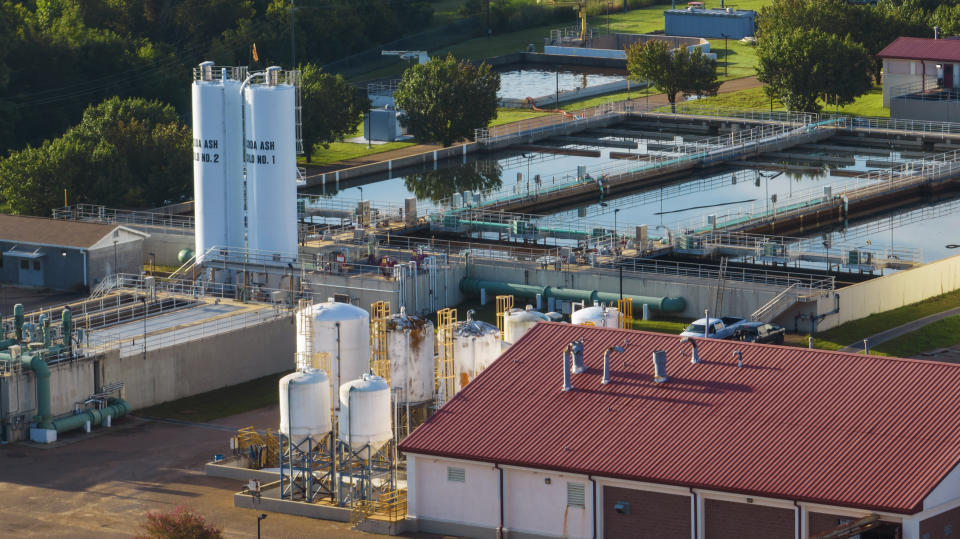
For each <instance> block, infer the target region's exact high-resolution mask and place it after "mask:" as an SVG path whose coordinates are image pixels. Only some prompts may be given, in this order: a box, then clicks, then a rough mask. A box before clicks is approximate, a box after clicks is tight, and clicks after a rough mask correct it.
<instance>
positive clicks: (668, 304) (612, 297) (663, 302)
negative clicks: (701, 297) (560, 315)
mask: <svg viewBox="0 0 960 539" xmlns="http://www.w3.org/2000/svg"><path fill="white" fill-rule="evenodd" d="M481 288H482V289H485V290H486V291H487V293H488V294H512V295H514V296H520V297H524V298H534V297H536V296H537V294H540V296H541V297H543V298H551V297H552V298H556V299H560V300H570V301H586V302H594V301H597V302H601V303H607V304H616V302H617V300H618V299H620V294H615V293H612V292H600V291H598V290H580V289H577V288H562V287H558V286H536V285H530V284H516V283H506V282H503V281H484V280H480V279H471V278H469V277H465V278H464V279H463V280H462V281H460V290H461V291H462V292H463V293H464V294H467V295H468V296H474V297H475V296H479V295H480V289H481ZM623 297H624V299H626V298H630V299H631V300H632V301H633V305H634V307H637V306H639V305H641V304H644V305H649V306H650V308H651V309H653V310H655V311H659V312H662V313H678V312H681V311H683V310H684V309H685V308H686V306H687V302H686V301H685V300H684V299H683V298H662V297H654V296H636V295H633V294H624V295H623Z"/></svg>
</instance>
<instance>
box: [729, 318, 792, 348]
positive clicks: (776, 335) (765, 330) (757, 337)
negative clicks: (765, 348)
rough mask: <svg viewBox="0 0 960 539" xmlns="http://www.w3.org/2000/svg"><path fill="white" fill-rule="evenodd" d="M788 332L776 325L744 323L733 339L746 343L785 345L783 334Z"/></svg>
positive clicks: (738, 328)
mask: <svg viewBox="0 0 960 539" xmlns="http://www.w3.org/2000/svg"><path fill="white" fill-rule="evenodd" d="M786 331H787V330H785V329H783V328H782V327H780V326H778V325H776V324H765V323H763V322H744V323H743V324H740V325H739V326H737V330H736V331H735V332H734V334H733V337H731V339H734V340H739V341H745V342H759V343H767V344H783V334H784V333H786Z"/></svg>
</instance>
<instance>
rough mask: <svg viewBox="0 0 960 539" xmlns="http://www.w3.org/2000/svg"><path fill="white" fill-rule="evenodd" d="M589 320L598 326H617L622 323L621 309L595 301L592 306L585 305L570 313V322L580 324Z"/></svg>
mask: <svg viewBox="0 0 960 539" xmlns="http://www.w3.org/2000/svg"><path fill="white" fill-rule="evenodd" d="M588 322H590V323H592V324H593V325H595V326H597V327H598V328H615V327H619V325H620V311H618V310H617V308H616V307H605V306H603V305H600V304H599V303H594V304H593V306H592V307H584V308H582V309H579V310H576V311H574V312H573V314H571V315H570V323H571V324H574V325H578V326H582V325H584V324H587V323H588Z"/></svg>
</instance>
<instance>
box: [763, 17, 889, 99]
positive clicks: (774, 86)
mask: <svg viewBox="0 0 960 539" xmlns="http://www.w3.org/2000/svg"><path fill="white" fill-rule="evenodd" d="M757 58H758V60H759V65H758V66H757V78H758V79H759V80H760V82H763V83H764V84H766V86H765V88H764V90H765V91H766V93H767V95H769V96H770V97H772V98H775V99H777V100H779V101H780V102H781V103H783V104H784V105H786V106H787V108H788V109H790V110H793V111H802V112H818V111H819V110H820V104H819V103H818V102H817V99H818V98H821V97H825V98H827V99H826V100H827V101H828V102H830V103H831V104H838V105H846V104H849V103H852V102H853V101H854V99H856V98H857V96H860V95H862V94H864V93H866V92H868V91H869V90H870V88H871V86H872V82H873V81H872V80H871V78H870V65H871V63H870V62H871V59H870V55H869V53H867V50H866V49H865V48H864V47H863V45H860V44H859V43H856V42H854V41H853V40H852V39H851V38H850V36H847V37H844V38H842V39H841V38H839V37H837V36H835V35H831V34H826V33H824V32H821V31H819V30H812V29H802V28H796V29H793V30H791V31H789V32H784V33H778V34H772V35H769V34H768V35H766V36H763V37H762V38H761V39H760V41H759V43H758V46H757Z"/></svg>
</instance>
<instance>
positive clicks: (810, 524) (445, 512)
mask: <svg viewBox="0 0 960 539" xmlns="http://www.w3.org/2000/svg"><path fill="white" fill-rule="evenodd" d="M581 338H582V339H585V341H586V353H585V357H584V362H585V366H586V369H585V370H584V371H583V372H582V373H581V374H572V375H570V382H571V385H572V388H571V389H569V390H563V387H562V386H563V383H564V382H563V378H564V377H563V373H564V370H565V367H564V358H563V354H564V350H565V349H566V348H567V346H568V343H570V342H571V341H574V340H576V339H581ZM624 343H628V344H626V349H625V352H623V353H617V352H613V353H611V358H610V362H609V364H610V377H609V379H610V381H609V383H606V384H604V383H602V379H603V356H604V351H605V350H608V349H609V348H610V347H612V346H617V345H624ZM697 349H698V350H697V352H698V357H699V359H700V360H701V361H700V362H699V363H692V362H691V356H692V351H693V349H692V346H691V344H690V343H688V342H684V341H683V340H682V339H681V338H680V337H679V336H672V335H663V334H654V333H647V332H639V331H627V330H616V329H606V328H591V327H582V326H574V325H569V324H558V323H548V322H542V323H539V324H537V325H536V326H535V327H534V328H533V329H532V330H530V332H529V333H527V334H526V335H525V336H524V337H523V338H521V339H520V340H519V341H518V342H517V343H516V344H514V345H513V346H512V347H511V348H510V349H509V350H507V351H506V352H505V353H504V354H503V355H502V356H501V357H500V358H499V359H498V360H497V361H495V362H494V363H493V364H492V365H491V366H490V367H488V368H487V369H486V370H484V371H483V372H482V373H481V374H480V375H479V376H478V377H477V378H476V379H475V380H474V381H471V382H470V384H469V385H467V386H466V387H465V388H464V389H463V390H462V391H461V392H460V393H459V394H457V396H456V397H454V398H453V399H452V400H451V401H450V402H449V403H447V405H446V406H444V407H443V408H442V409H441V410H439V411H438V412H437V413H436V414H435V415H434V416H433V417H431V418H430V419H429V420H428V421H427V422H426V423H425V424H424V425H422V426H421V427H420V428H418V429H417V430H416V431H414V432H413V433H412V434H411V435H410V436H409V437H408V438H407V439H406V440H404V441H403V442H402V443H401V444H400V449H401V450H402V451H403V452H404V453H405V454H406V455H407V457H408V474H407V475H408V488H409V492H408V503H409V516H410V517H412V518H414V519H415V520H416V521H417V523H418V526H419V528H420V530H422V531H427V532H433V533H443V534H451V535H463V536H468V537H495V536H497V534H498V532H508V533H509V534H510V536H511V537H513V536H517V535H520V536H523V537H555V536H570V537H626V536H629V537H656V538H672V537H683V538H690V537H693V538H703V537H710V538H713V537H721V538H722V537H737V538H763V539H771V538H805V537H810V536H816V535H817V534H818V533H821V532H824V531H826V530H830V529H833V528H837V527H844V526H846V527H848V528H849V527H851V526H853V527H857V529H858V530H861V531H863V533H862V534H861V535H860V537H861V538H868V537H894V536H896V537H901V538H903V539H935V538H939V537H944V536H946V535H949V533H950V532H951V531H952V530H953V529H960V471H958V470H957V464H958V462H960V401H958V399H957V398H956V395H957V394H960V365H953V364H946V363H936V362H929V361H918V360H905V359H896V358H887V357H878V356H863V355H856V354H846V353H840V352H830V351H823V350H809V349H804V348H792V347H784V346H771V345H759V344H751V343H743V342H737V341H720V340H698V341H697ZM655 351H663V352H664V353H665V358H666V361H665V372H660V373H659V374H660V375H661V376H662V377H664V378H666V380H665V381H661V382H657V381H655V371H654V361H653V359H652V358H653V356H654V352H655ZM738 352H739V354H738ZM738 359H742V362H741V365H742V366H740V365H738ZM661 380H662V378H661ZM864 530H868V531H864ZM897 534H899V535H897ZM844 536H846V535H844Z"/></svg>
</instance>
